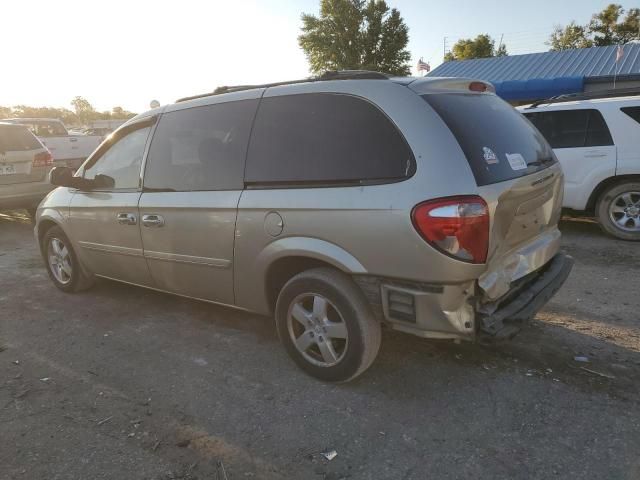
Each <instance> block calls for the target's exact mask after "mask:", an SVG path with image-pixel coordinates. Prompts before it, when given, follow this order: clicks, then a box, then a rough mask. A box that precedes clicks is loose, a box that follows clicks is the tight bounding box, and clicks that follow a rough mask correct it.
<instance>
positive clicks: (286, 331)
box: [276, 268, 381, 382]
mask: <svg viewBox="0 0 640 480" xmlns="http://www.w3.org/2000/svg"><path fill="white" fill-rule="evenodd" d="M276 325H277V328H278V335H279V336H280V340H281V341H282V343H283V345H284V347H285V349H286V350H287V353H288V354H289V356H290V357H291V358H292V359H293V360H294V361H295V362H296V364H298V366H299V367H300V368H301V369H302V370H304V371H305V372H306V373H308V374H309V375H312V376H314V377H316V378H318V379H320V380H324V381H329V382H346V381H348V380H351V379H353V378H355V377H357V376H358V375H360V374H362V373H363V372H364V371H365V370H366V369H367V368H369V366H370V365H371V364H372V363H373V360H374V359H375V357H376V355H377V354H378V350H379V348H380V341H381V331H380V322H378V321H377V319H376V318H375V317H374V315H373V313H372V312H371V308H370V307H369V304H368V303H367V300H366V299H365V297H364V295H363V294H362V292H361V291H360V289H359V288H358V286H357V285H356V284H355V283H354V282H353V280H351V278H349V277H348V276H347V275H345V274H344V273H342V272H339V271H337V270H333V269H331V268H316V269H313V270H308V271H306V272H302V273H300V274H298V275H296V276H295V277H293V278H292V279H291V280H289V281H288V282H287V284H286V285H285V286H284V287H283V288H282V290H281V292H280V295H279V296H278V301H277V304H276Z"/></svg>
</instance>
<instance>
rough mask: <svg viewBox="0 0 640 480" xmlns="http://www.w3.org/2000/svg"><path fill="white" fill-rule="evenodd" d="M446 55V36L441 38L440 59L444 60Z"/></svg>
mask: <svg viewBox="0 0 640 480" xmlns="http://www.w3.org/2000/svg"><path fill="white" fill-rule="evenodd" d="M446 56H447V37H444V40H442V61H443V62H444V57H446Z"/></svg>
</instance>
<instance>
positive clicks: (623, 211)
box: [609, 191, 640, 232]
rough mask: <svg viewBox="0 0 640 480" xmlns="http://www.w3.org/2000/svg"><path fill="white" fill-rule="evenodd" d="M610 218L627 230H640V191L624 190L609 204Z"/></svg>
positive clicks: (617, 225)
mask: <svg viewBox="0 0 640 480" xmlns="http://www.w3.org/2000/svg"><path fill="white" fill-rule="evenodd" d="M609 218H610V219H611V221H612V222H613V224H614V225H615V226H616V227H617V228H619V229H621V230H624V231H626V232H640V192H635V191H632V192H624V193H621V194H620V195H618V196H617V197H615V198H614V199H613V201H612V202H611V203H610V204H609Z"/></svg>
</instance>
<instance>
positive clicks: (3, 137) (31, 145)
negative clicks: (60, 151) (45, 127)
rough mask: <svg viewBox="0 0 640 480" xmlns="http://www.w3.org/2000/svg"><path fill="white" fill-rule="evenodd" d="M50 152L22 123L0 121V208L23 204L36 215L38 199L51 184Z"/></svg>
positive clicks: (18, 206) (21, 206) (50, 187)
mask: <svg viewBox="0 0 640 480" xmlns="http://www.w3.org/2000/svg"><path fill="white" fill-rule="evenodd" d="M52 165H53V160H52V157H51V153H50V152H49V151H48V150H47V149H46V147H45V146H44V145H42V143H40V141H39V140H38V139H37V138H36V137H35V136H34V135H33V134H32V133H31V132H30V131H29V129H28V128H27V127H25V126H22V125H14V124H11V123H5V122H0V209H8V208H12V209H13V208H18V209H21V208H24V209H26V210H27V211H29V213H30V215H32V216H33V217H35V209H36V207H37V206H38V203H40V201H41V200H42V199H43V198H44V197H45V195H46V194H47V193H48V192H49V191H50V190H51V189H52V188H53V187H52V185H51V184H50V183H49V178H48V173H49V170H51V167H52Z"/></svg>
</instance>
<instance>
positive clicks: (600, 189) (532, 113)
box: [518, 89, 640, 241]
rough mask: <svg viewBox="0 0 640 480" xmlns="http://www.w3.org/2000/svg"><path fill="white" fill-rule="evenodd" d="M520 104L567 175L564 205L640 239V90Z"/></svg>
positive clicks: (615, 231)
mask: <svg viewBox="0 0 640 480" xmlns="http://www.w3.org/2000/svg"><path fill="white" fill-rule="evenodd" d="M518 110H520V111H521V112H522V113H523V114H524V115H525V116H526V117H527V118H528V119H529V120H530V121H531V122H532V123H533V124H534V125H535V126H536V127H537V128H538V129H539V130H540V132H541V133H542V134H543V135H544V136H545V138H546V139H547V141H548V142H549V144H550V145H551V147H552V148H553V150H554V152H555V154H556V156H557V157H558V160H559V161H560V164H561V165H562V169H563V170H564V175H565V193H564V202H563V207H565V208H569V209H572V210H576V211H581V212H589V213H593V214H595V216H596V218H597V219H598V222H599V223H600V225H601V226H602V228H603V229H604V230H605V231H606V232H608V233H610V234H611V235H613V236H615V237H617V238H620V239H623V240H635V241H640V92H639V91H638V90H637V89H636V90H635V92H634V93H632V92H630V91H628V90H618V91H616V90H613V91H608V92H597V93H592V94H589V93H587V94H575V95H565V96H562V97H558V98H553V99H549V100H544V101H541V102H537V103H534V104H532V105H529V106H523V107H519V108H518Z"/></svg>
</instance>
